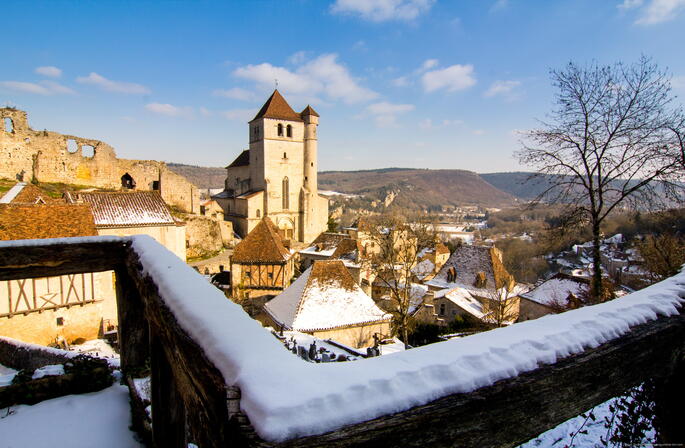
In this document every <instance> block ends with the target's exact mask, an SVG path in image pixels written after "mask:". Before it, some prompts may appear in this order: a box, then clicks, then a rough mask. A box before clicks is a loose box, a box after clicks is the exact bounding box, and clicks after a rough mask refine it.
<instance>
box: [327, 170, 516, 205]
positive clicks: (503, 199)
mask: <svg viewBox="0 0 685 448" xmlns="http://www.w3.org/2000/svg"><path fill="white" fill-rule="evenodd" d="M319 189H320V190H332V191H337V192H342V193H348V194H359V195H361V196H362V197H363V198H364V199H367V200H370V201H382V202H383V203H384V204H385V205H386V206H387V207H388V208H402V209H411V210H426V209H432V208H437V207H440V206H459V205H482V206H491V207H498V206H505V205H510V204H512V203H513V201H514V197H513V196H511V195H509V194H507V193H505V192H503V191H501V190H499V189H497V188H495V187H493V186H492V185H490V184H489V183H487V182H485V181H484V180H483V179H482V178H481V177H480V176H479V175H478V174H476V173H474V172H471V171H464V170H427V169H409V168H387V169H379V170H367V171H324V172H321V173H319Z"/></svg>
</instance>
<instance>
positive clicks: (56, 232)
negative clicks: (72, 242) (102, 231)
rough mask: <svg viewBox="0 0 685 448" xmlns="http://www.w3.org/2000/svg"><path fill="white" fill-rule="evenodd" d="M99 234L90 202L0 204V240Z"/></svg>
mask: <svg viewBox="0 0 685 448" xmlns="http://www.w3.org/2000/svg"><path fill="white" fill-rule="evenodd" d="M97 234H98V233H97V230H96V228H95V222H94V220H93V214H92V212H91V208H90V206H89V205H87V204H61V203H54V204H0V240H26V239H43V238H66V237H72V236H94V235H97Z"/></svg>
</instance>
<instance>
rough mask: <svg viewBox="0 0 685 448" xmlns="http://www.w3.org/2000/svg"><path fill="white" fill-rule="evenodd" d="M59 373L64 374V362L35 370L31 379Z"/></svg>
mask: <svg viewBox="0 0 685 448" xmlns="http://www.w3.org/2000/svg"><path fill="white" fill-rule="evenodd" d="M59 375H64V366H63V365H62V364H49V365H47V366H43V367H39V368H37V369H36V370H34V371H33V376H32V377H31V379H33V380H37V379H38V378H43V377H44V376H59Z"/></svg>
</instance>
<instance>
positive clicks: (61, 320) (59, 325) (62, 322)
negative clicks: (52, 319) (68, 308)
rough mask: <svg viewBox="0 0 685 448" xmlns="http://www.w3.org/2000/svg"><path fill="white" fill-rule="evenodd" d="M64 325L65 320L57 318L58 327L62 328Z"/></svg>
mask: <svg viewBox="0 0 685 448" xmlns="http://www.w3.org/2000/svg"><path fill="white" fill-rule="evenodd" d="M63 325H64V318H63V317H58V318H57V326H58V327H61V326H63Z"/></svg>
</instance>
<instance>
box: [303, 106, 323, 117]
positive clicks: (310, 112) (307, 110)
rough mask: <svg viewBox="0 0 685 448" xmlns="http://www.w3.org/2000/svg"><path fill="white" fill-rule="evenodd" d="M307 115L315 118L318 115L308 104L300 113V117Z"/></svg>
mask: <svg viewBox="0 0 685 448" xmlns="http://www.w3.org/2000/svg"><path fill="white" fill-rule="evenodd" d="M307 115H314V116H315V117H318V116H319V114H317V113H316V111H315V110H314V108H313V107H312V106H310V105H309V104H307V107H305V108H304V109H303V110H302V112H300V117H305V116H307Z"/></svg>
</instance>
